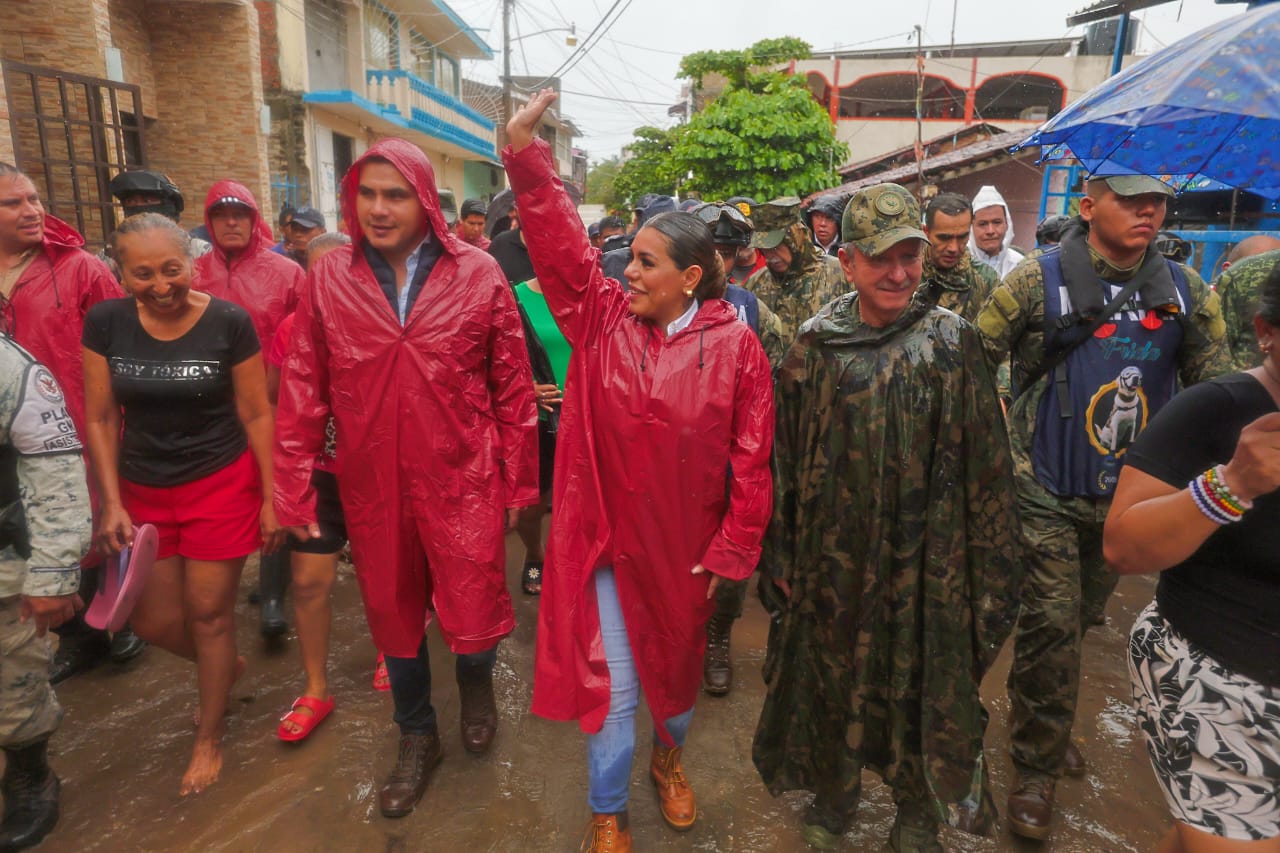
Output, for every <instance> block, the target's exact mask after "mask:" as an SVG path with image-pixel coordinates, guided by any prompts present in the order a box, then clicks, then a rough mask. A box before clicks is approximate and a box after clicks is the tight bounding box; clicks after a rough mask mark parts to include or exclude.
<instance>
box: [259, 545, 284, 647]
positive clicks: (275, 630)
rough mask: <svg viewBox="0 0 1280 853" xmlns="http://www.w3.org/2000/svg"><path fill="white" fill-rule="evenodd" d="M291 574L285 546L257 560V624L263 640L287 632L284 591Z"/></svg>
mask: <svg viewBox="0 0 1280 853" xmlns="http://www.w3.org/2000/svg"><path fill="white" fill-rule="evenodd" d="M291 572H292V568H291V567H290V565H289V548H288V547H287V546H283V545H282V546H281V547H280V548H278V549H276V551H275V553H273V554H262V555H261V556H260V557H259V558H258V595H259V597H260V598H261V600H262V610H261V612H260V613H259V618H260V621H259V623H258V624H259V630H260V631H261V632H262V636H263V637H264V638H265V639H268V640H272V639H275V638H277V637H280V636H282V635H283V634H284V633H285V632H286V631H288V630H289V623H288V622H286V621H285V619H284V591H285V589H287V588H288V586H289V578H290V574H291Z"/></svg>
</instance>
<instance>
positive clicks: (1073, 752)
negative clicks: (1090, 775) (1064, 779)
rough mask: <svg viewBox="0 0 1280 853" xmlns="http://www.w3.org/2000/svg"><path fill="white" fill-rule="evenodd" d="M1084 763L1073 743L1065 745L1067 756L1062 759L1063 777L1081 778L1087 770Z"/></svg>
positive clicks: (1078, 748) (1081, 755) (1078, 749)
mask: <svg viewBox="0 0 1280 853" xmlns="http://www.w3.org/2000/svg"><path fill="white" fill-rule="evenodd" d="M1087 769H1088V768H1087V766H1086V765H1085V763H1084V755H1083V754H1082V753H1081V752H1080V747H1078V746H1076V745H1075V744H1074V743H1071V742H1068V743H1067V754H1066V755H1065V756H1063V758H1062V775H1064V776H1083V775H1084V774H1085V771H1086V770H1087Z"/></svg>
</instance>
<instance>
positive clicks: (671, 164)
mask: <svg viewBox="0 0 1280 853" xmlns="http://www.w3.org/2000/svg"><path fill="white" fill-rule="evenodd" d="M681 130H682V128H681V127H679V126H676V127H673V128H670V129H668V130H663V129H662V128H660V127H647V126H646V127H638V128H636V131H635V135H636V138H635V140H634V141H633V142H632V143H631V145H630V146H628V147H629V148H630V149H631V156H630V158H628V159H627V160H626V161H625V162H624V163H623V164H622V168H621V169H619V170H618V177H617V179H616V180H615V181H614V182H613V186H614V190H615V192H616V193H617V194H618V196H619V197H620V198H622V199H626V200H627V201H629V202H631V203H634V202H635V201H636V200H637V199H639V198H640V196H642V195H644V194H645V193H660V194H662V195H671V194H672V193H674V192H675V191H676V185H677V183H678V182H679V177H680V174H681V172H680V171H679V170H678V169H677V168H676V163H675V160H674V158H673V157H672V152H673V150H674V149H675V145H676V141H677V139H678V138H679V136H680V133H681Z"/></svg>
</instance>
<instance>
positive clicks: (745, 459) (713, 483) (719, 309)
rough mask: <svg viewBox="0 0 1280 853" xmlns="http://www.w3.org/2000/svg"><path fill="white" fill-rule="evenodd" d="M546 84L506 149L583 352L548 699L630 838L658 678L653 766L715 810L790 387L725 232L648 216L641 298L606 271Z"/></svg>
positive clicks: (633, 278)
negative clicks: (726, 617)
mask: <svg viewBox="0 0 1280 853" xmlns="http://www.w3.org/2000/svg"><path fill="white" fill-rule="evenodd" d="M555 97H556V96H555V93H554V92H553V91H551V90H544V91H543V92H540V93H539V94H538V95H537V96H536V97H534V98H533V99H532V100H531V101H530V102H529V104H528V105H527V106H526V107H525V108H523V109H522V110H520V111H519V112H518V113H517V114H516V115H515V116H514V117H513V118H512V120H511V122H510V124H509V125H508V127H507V134H508V138H509V139H510V141H511V146H510V148H508V149H507V150H506V151H504V152H503V159H504V162H505V164H506V167H507V175H508V177H509V179H510V181H511V187H512V189H513V190H514V191H515V194H516V199H517V203H518V204H519V207H520V213H521V217H522V219H523V220H524V221H525V222H526V223H528V226H529V227H527V228H526V229H525V241H526V243H527V244H528V248H529V255H530V258H531V259H532V261H533V266H534V269H535V270H536V271H537V274H538V281H539V282H540V283H541V285H542V289H543V293H544V295H545V296H546V299H547V305H548V307H549V308H550V309H551V311H552V313H553V314H554V316H555V318H556V322H557V323H558V324H559V326H560V329H561V331H562V332H563V333H564V336H565V338H566V339H567V340H568V341H569V343H570V345H571V346H572V347H573V356H572V358H571V359H570V361H569V372H568V377H567V379H566V389H565V402H564V407H563V412H562V414H561V421H560V432H559V438H558V447H557V455H556V473H555V481H556V489H555V492H554V494H553V508H552V521H551V535H550V540H549V543H548V549H547V565H546V573H545V575H544V580H543V600H542V604H541V606H540V608H539V622H538V648H537V660H536V669H535V676H534V687H533V711H534V713H536V714H539V715H541V716H544V717H550V718H552V719H564V720H568V719H577V720H579V721H580V724H581V726H582V729H583V730H584V731H586V732H587V733H588V734H589V738H588V750H587V753H588V765H589V769H590V781H589V797H588V799H589V801H590V804H591V810H592V812H593V818H592V824H591V827H590V829H589V837H588V843H587V844H586V845H584V849H589V850H593V851H595V850H618V849H622V850H629V849H630V833H629V831H628V829H627V821H626V805H627V783H628V780H629V778H630V768H631V756H632V752H633V749H634V743H635V726H634V719H633V718H634V714H635V709H636V705H637V701H638V698H639V693H640V690H641V689H642V688H643V691H644V695H645V698H646V700H647V702H648V704H649V709H650V711H651V712H652V716H653V719H654V721H655V732H654V746H653V753H652V758H651V761H650V777H651V778H652V779H653V782H654V784H655V785H656V786H657V788H658V794H659V799H660V801H661V807H662V814H663V817H664V818H665V819H666V821H667V822H668V823H669V824H670V825H671V826H672V827H674V828H675V829H679V830H683V829H688V828H689V827H691V826H692V825H693V822H694V819H695V818H696V814H697V812H696V807H695V804H694V797H693V792H692V790H691V789H690V787H689V783H688V782H687V781H686V779H685V776H684V772H683V769H682V767H681V755H680V754H681V748H682V745H683V744H684V739H685V734H686V732H687V731H688V727H689V721H690V718H691V716H692V713H693V703H694V699H695V698H696V696H697V691H698V686H699V684H700V683H701V679H702V655H703V650H704V646H705V642H706V639H705V637H706V635H705V633H704V625H705V623H706V620H707V618H708V616H709V615H710V612H711V607H712V601H711V598H710V596H711V594H712V592H713V591H714V589H715V586H716V585H717V584H718V583H719V581H720V579H721V578H727V579H730V580H741V579H744V578H746V577H747V576H749V575H750V574H751V572H752V570H753V569H754V568H755V565H756V561H757V559H758V557H759V554H760V540H761V537H762V535H763V534H764V529H765V525H766V523H767V520H768V518H769V513H770V511H771V508H772V497H771V496H772V483H771V479H770V474H769V454H770V449H771V447H772V444H773V388H772V383H771V379H770V373H769V362H768V360H767V359H766V358H765V354H764V351H763V350H762V349H761V348H760V344H759V342H758V341H757V340H756V337H755V334H754V333H753V332H752V331H751V329H750V328H749V327H748V326H747V325H746V324H745V323H742V322H740V321H739V320H738V318H737V314H736V312H735V311H734V310H733V308H732V307H730V306H729V304H728V303H726V302H725V301H724V300H722V299H721V298H720V297H721V294H722V293H723V292H724V269H723V267H722V266H721V264H720V262H719V259H718V258H717V256H716V253H715V246H714V245H713V243H712V242H711V233H710V230H709V229H708V228H707V226H706V225H704V224H703V223H702V222H701V221H699V220H698V219H697V218H696V217H694V216H692V215H690V214H687V213H667V214H662V215H660V216H657V217H655V218H654V219H653V220H651V221H650V222H647V223H646V224H645V226H644V227H643V228H641V229H640V231H639V232H638V233H637V234H636V237H635V241H634V242H633V243H632V246H631V248H632V252H633V259H632V261H631V263H630V265H628V267H627V270H626V277H627V283H628V286H629V288H630V292H626V291H624V290H623V288H622V287H621V286H620V285H619V283H618V282H616V281H614V280H612V279H607V278H605V277H604V274H603V273H602V272H601V270H600V261H599V257H600V253H599V251H598V250H596V249H593V248H592V247H591V245H590V243H589V241H588V239H587V234H586V230H585V229H584V228H583V226H582V222H581V220H580V219H579V218H578V214H577V211H576V210H575V208H574V206H573V202H572V201H571V200H570V199H569V196H568V195H567V194H566V193H565V190H564V186H563V184H561V182H560V180H559V178H558V177H557V175H556V167H555V162H554V160H553V159H552V154H551V150H550V148H548V147H547V144H546V143H545V142H543V141H542V140H540V139H535V138H534V135H533V129H534V128H535V127H536V126H537V122H538V120H539V118H540V117H541V115H542V113H543V112H544V111H545V110H546V109H547V107H548V106H550V104H551V103H552V102H553V101H554V100H555Z"/></svg>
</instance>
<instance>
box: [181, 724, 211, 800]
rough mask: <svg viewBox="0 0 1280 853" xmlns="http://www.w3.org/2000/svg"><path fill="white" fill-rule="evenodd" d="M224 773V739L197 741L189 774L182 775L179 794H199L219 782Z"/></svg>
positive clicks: (189, 766) (188, 768) (188, 770)
mask: <svg viewBox="0 0 1280 853" xmlns="http://www.w3.org/2000/svg"><path fill="white" fill-rule="evenodd" d="M221 772H222V738H221V736H219V737H217V738H214V739H211V740H204V739H197V740H196V745H195V746H194V747H193V748H192V750H191V763H190V764H188V765H187V772H186V773H184V774H182V787H180V788H179V789H178V793H179V794H181V795H182V796H184V797H185V796H187V795H188V794H198V793H200V792H201V791H203V790H204V789H205V788H207V787H209V786H210V785H212V784H213V783H214V782H217V781H218V774H219V773H221Z"/></svg>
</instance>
